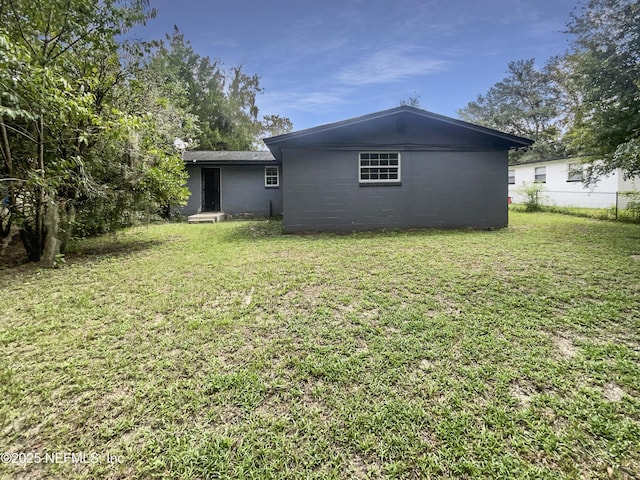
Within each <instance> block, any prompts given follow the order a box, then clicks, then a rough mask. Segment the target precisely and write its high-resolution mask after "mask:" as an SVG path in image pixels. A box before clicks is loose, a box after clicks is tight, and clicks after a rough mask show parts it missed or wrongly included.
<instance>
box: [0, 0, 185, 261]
mask: <svg viewBox="0 0 640 480" xmlns="http://www.w3.org/2000/svg"><path fill="white" fill-rule="evenodd" d="M153 14H154V12H153V10H148V1H147V0H130V1H128V2H124V1H123V2H102V1H98V0H65V1H62V0H57V1H56V0H49V1H47V2H44V1H34V0H30V1H26V0H0V25H2V28H3V30H2V31H1V32H0V63H2V65H1V66H2V67H3V68H2V69H1V70H2V71H1V72H0V137H1V138H0V149H1V153H2V163H1V164H0V177H1V178H3V179H5V180H6V179H8V181H6V182H5V181H3V182H2V184H3V185H5V184H6V185H7V187H4V188H5V190H6V191H5V192H3V198H5V200H4V203H5V204H6V205H7V207H6V209H5V210H6V211H8V214H3V215H2V222H3V226H2V232H0V233H4V232H5V231H6V230H7V226H9V227H10V226H11V225H12V224H16V225H18V226H19V228H20V237H21V239H22V241H23V244H24V246H25V250H26V251H27V255H28V258H29V259H30V260H33V261H38V260H40V259H41V258H44V260H45V262H46V264H48V265H53V263H54V261H55V258H56V256H57V255H58V253H59V252H61V251H63V249H64V243H65V240H66V239H67V238H68V237H69V236H70V235H71V234H72V230H73V226H74V219H75V215H76V211H77V210H78V211H79V212H82V211H86V210H87V209H91V210H92V213H96V212H97V211H98V210H99V208H97V206H100V205H102V206H104V205H107V204H109V202H111V201H112V200H113V199H114V198H116V197H117V198H118V199H119V200H124V199H127V202H125V203H124V204H123V206H124V207H126V208H125V209H124V210H125V211H127V208H143V207H144V206H146V208H147V210H148V208H149V205H150V204H151V203H158V202H162V201H167V200H169V199H176V200H177V201H180V199H181V198H184V191H182V192H181V190H180V185H181V184H182V183H184V178H183V176H182V174H181V173H180V172H179V170H178V169H177V168H176V165H180V166H181V164H180V163H179V159H178V160H176V159H175V152H170V151H169V150H168V149H167V148H166V147H165V145H163V144H160V146H158V143H157V136H158V135H157V134H158V132H159V131H161V128H160V126H159V124H158V118H157V116H154V115H153V113H152V112H150V111H143V112H138V111H133V112H132V111H131V110H129V111H127V109H126V102H127V101H128V100H125V99H128V97H129V95H128V92H126V91H125V92H124V93H122V92H123V91H122V90H121V89H120V88H121V87H123V86H124V85H125V84H127V83H128V82H130V81H131V79H132V76H133V73H135V70H136V67H137V62H136V61H135V59H137V58H140V56H141V55H142V53H143V51H142V49H141V46H140V45H138V44H134V43H127V42H124V43H119V42H118V41H117V38H118V36H119V35H121V34H122V33H124V32H126V31H127V30H128V29H129V28H131V27H132V26H133V25H136V24H139V23H144V22H145V21H146V20H147V19H149V18H151V17H152V16H153ZM125 54H127V55H128V57H129V58H130V59H131V61H126V62H124V61H123V58H124V56H125ZM5 67H6V68H5ZM134 110H135V109H134ZM165 110H166V109H165ZM155 113H157V111H156V112H155ZM172 140H173V139H172ZM169 145H170V143H169ZM172 155H173V156H172ZM172 158H173V160H172ZM176 162H177V163H176ZM182 190H184V189H182ZM114 192H119V193H121V195H119V194H118V193H114ZM133 200H135V202H137V203H135V202H134V201H133ZM5 210H3V211H5ZM5 217H6V218H5Z"/></svg>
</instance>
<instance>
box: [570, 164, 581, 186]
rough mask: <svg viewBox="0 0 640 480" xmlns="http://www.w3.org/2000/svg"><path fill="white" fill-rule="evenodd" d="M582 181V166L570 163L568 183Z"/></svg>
mask: <svg viewBox="0 0 640 480" xmlns="http://www.w3.org/2000/svg"><path fill="white" fill-rule="evenodd" d="M581 181H582V165H581V164H579V163H570V164H569V165H567V182H581Z"/></svg>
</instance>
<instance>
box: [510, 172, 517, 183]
mask: <svg viewBox="0 0 640 480" xmlns="http://www.w3.org/2000/svg"><path fill="white" fill-rule="evenodd" d="M515 184H516V171H515V170H509V185H515Z"/></svg>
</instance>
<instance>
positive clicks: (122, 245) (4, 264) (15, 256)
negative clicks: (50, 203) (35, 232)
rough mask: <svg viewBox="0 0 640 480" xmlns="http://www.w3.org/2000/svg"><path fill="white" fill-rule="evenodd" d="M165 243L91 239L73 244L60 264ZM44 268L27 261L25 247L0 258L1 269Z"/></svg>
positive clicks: (124, 252)
mask: <svg viewBox="0 0 640 480" xmlns="http://www.w3.org/2000/svg"><path fill="white" fill-rule="evenodd" d="M163 243H165V242H164V241H160V240H120V239H117V238H113V237H108V236H107V237H100V238H95V239H90V240H89V241H88V242H87V241H85V242H83V243H81V244H76V245H73V246H72V247H71V248H70V249H69V251H68V252H67V253H65V255H64V256H63V257H62V259H61V261H60V264H59V266H63V265H70V264H77V263H83V262H93V261H98V260H102V259H104V258H110V257H125V256H129V255H132V254H135V253H139V252H142V251H145V250H149V249H151V248H154V247H157V246H159V245H162V244H163ZM40 268H42V264H40V263H33V262H29V261H27V256H26V254H25V253H24V248H21V246H20V248H18V246H16V248H15V249H13V250H11V252H10V254H9V255H5V256H4V257H2V258H0V270H9V269H10V270H11V271H12V272H29V271H35V270H38V269H40Z"/></svg>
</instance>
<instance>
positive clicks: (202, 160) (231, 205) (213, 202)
mask: <svg viewBox="0 0 640 480" xmlns="http://www.w3.org/2000/svg"><path fill="white" fill-rule="evenodd" d="M183 159H184V163H185V167H186V169H187V172H188V173H189V181H188V184H187V186H188V188H189V191H190V192H191V196H190V197H189V201H188V203H187V205H186V206H185V207H184V208H183V209H182V210H181V213H182V214H183V215H194V214H197V213H204V212H225V213H226V214H229V215H252V216H256V217H269V216H273V215H281V214H282V189H281V185H280V163H279V162H276V160H275V158H273V155H271V153H269V152H206V151H193V152H184V155H183Z"/></svg>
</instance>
